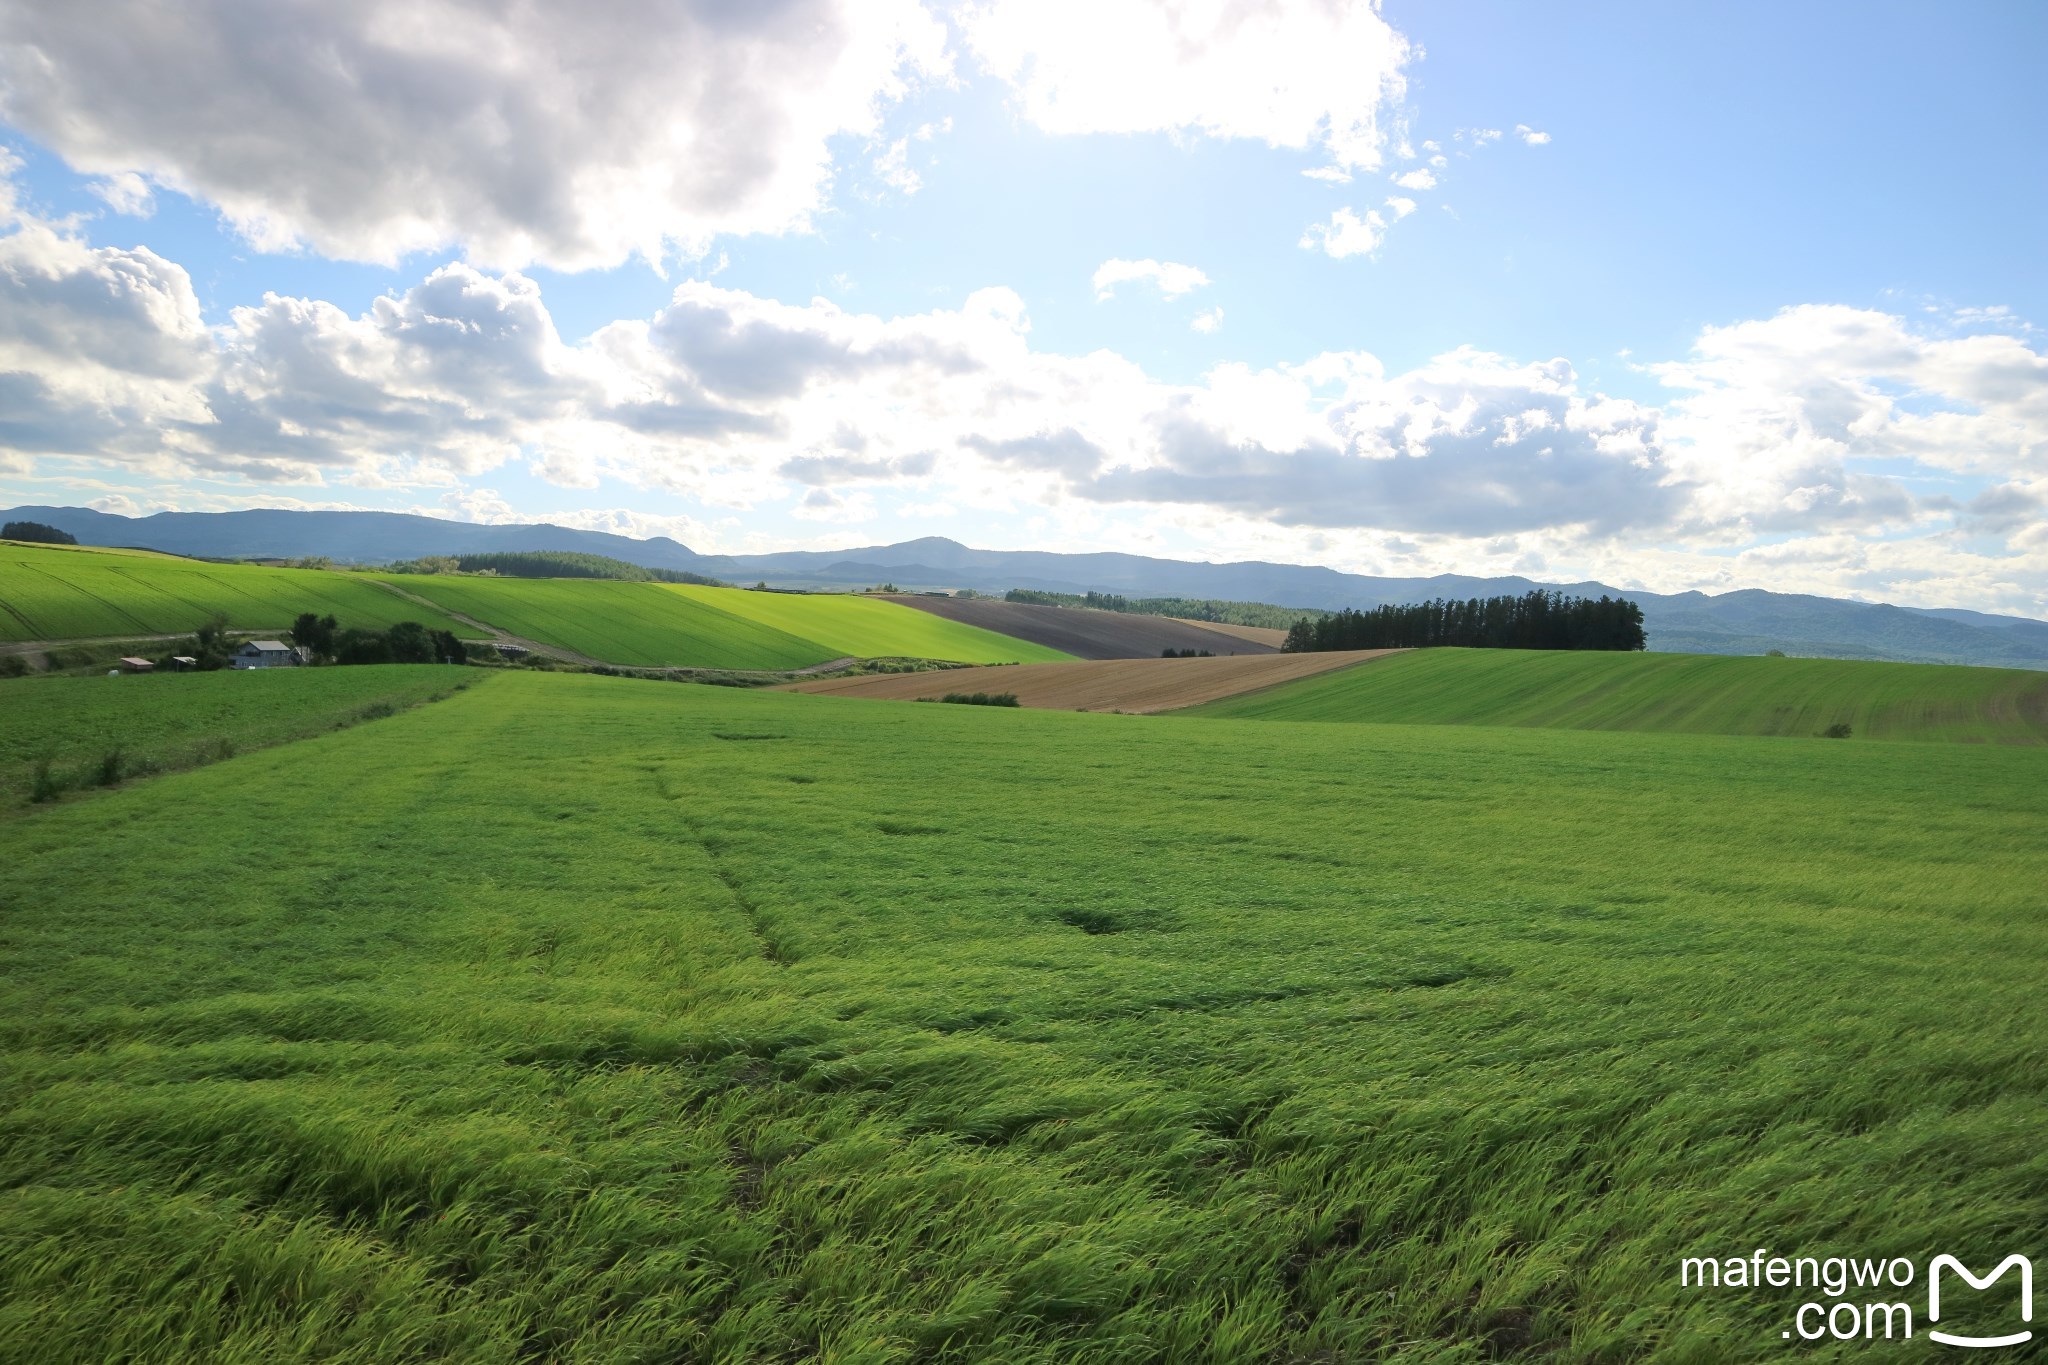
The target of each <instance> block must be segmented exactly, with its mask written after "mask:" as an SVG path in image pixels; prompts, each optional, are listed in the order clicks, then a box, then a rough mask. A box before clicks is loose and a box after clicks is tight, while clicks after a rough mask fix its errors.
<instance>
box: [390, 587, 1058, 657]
mask: <svg viewBox="0 0 2048 1365" xmlns="http://www.w3.org/2000/svg"><path fill="white" fill-rule="evenodd" d="M383 581H386V582H389V583H391V584H392V585H393V586H395V587H397V588H399V589H400V590H402V591H404V592H408V593H413V594H416V595H418V596H420V597H424V598H426V599H427V600H429V601H431V602H434V603H436V604H438V605H440V606H441V607H443V608H445V609H447V610H449V611H453V612H459V613H461V614H462V615H464V616H467V617H470V618H472V619H474V620H479V621H484V622H488V623H489V624H491V625H493V626H496V627H497V628H499V629H500V630H504V631H507V632H510V633H511V634H513V635H517V636H521V637H524V638H526V639H529V640H535V641H538V642H540V643H542V644H547V645H554V646H556V647H558V648H561V649H565V650H570V651H573V652H574V653H576V654H580V655H583V656H585V657H587V658H591V659H596V660H601V661H603V662H605V663H612V664H623V665H626V666H629V667H634V668H720V669H742V670H764V671H779V670H787V669H796V668H808V667H809V666H811V665H812V664H819V663H825V662H828V661H830V660H832V659H838V658H848V657H852V658H882V657H889V656H909V657H916V658H927V659H943V660H947V661H950V662H957V663H1010V662H1023V661H1039V660H1050V659H1061V658H1065V657H1067V656H1065V655H1063V654H1060V653H1058V652H1057V651H1054V650H1048V649H1045V648H1043V647H1041V646H1037V645H1033V644H1029V643H1027V642H1025V641H1022V640H1011V639H1008V638H1006V637H1003V636H1000V635H995V634H992V633H990V632H988V631H983V630H976V629H973V628H972V627H968V626H961V625H957V624H954V623H952V622H948V621H941V620H938V619H937V618H935V617H931V616H927V615H925V614H923V613H921V612H914V611H911V610H910V609H909V608H907V607H901V606H897V605H896V604H894V603H890V602H882V601H876V600H873V599H869V598H864V597H856V596H853V595H851V594H846V593H834V594H829V595H824V594H821V595H819V596H815V597H804V596H793V595H789V594H783V593H767V592H751V591H747V590H745V589H740V588H705V587H697V586H688V585H681V584H669V583H626V582H619V581H616V580H610V579H597V578H470V577H457V576H453V575H441V574H404V575H391V576H388V577H385V578H384V579H383Z"/></svg>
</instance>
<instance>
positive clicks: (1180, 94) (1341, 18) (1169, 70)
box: [960, 0, 1412, 170]
mask: <svg viewBox="0 0 2048 1365" xmlns="http://www.w3.org/2000/svg"><path fill="white" fill-rule="evenodd" d="M960 22H961V27H962V29H963V30H964V31H965V34H966V39H967V43H968V45H969V47H970V48H971V49H972V50H973V52H974V53H975V55H976V56H977V57H978V58H979V59H980V61H981V64H982V65H983V66H984V67H986V68H987V69H988V70H989V71H990V72H992V73H993V74H995V75H996V76H998V77H1000V78H1002V79H1003V80H1005V81H1008V82H1010V83H1011V84H1012V85H1014V86H1016V88H1017V90H1018V92H1019V94H1020V96H1021V99H1022V104H1023V110H1024V114H1025V116H1026V117H1027V118H1029V119H1030V120H1031V121H1032V122H1033V123H1035V124H1037V125H1038V126H1039V127H1040V128H1043V129H1045V130H1046V131H1048V132H1053V133H1147V132H1181V131H1190V132H1201V133H1207V134H1210V135H1212V136H1216V137H1231V138H1252V139H1257V140H1259V141H1263V142H1266V143H1268V144H1269V145H1271V146H1275V147H1295V148H1306V147H1309V146H1311V145H1315V146H1320V147H1322V148H1324V149H1326V150H1327V152H1328V154H1329V156H1330V160H1331V162H1332V163H1333V165H1335V166H1337V167H1340V168H1343V169H1346V170H1351V169H1360V168H1363V169H1368V170H1370V169H1373V168H1375V167H1377V166H1378V165H1379V164H1380V159H1381V155H1382V148H1383V145H1384V143H1385V140H1386V132H1385V129H1384V127H1383V122H1384V119H1385V116H1386V111H1387V110H1388V108H1389V107H1390V106H1393V105H1395V104H1397V103H1398V102H1399V100H1400V98H1401V96H1402V94H1403V92H1404V90H1405V88H1406V87H1405V80H1404V77H1403V76H1402V67H1403V66H1404V64H1405V63H1406V62H1407V61H1408V60H1409V58H1410V56H1411V55H1412V54H1411V49H1410V47H1409V44H1408V42H1407V40H1406V39H1405V38H1403V37H1402V36H1401V35H1400V34H1399V33H1397V32H1395V30H1394V29H1393V27H1392V26H1391V25H1389V24H1388V23H1387V22H1386V20H1385V19H1384V18H1382V17H1381V15H1380V13H1379V7H1378V5H1377V4H1374V3H1372V0H1239V2H1238V3H1232V4H1227V5H1226V4H1218V3H1215V2H1214V0H985V3H980V4H975V5H971V6H970V7H969V8H968V9H967V10H966V11H965V12H964V13H963V14H962V16H961V21H960Z"/></svg>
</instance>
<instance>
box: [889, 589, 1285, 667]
mask: <svg viewBox="0 0 2048 1365" xmlns="http://www.w3.org/2000/svg"><path fill="white" fill-rule="evenodd" d="M889 600H890V601H892V602H901V603H902V604H903V605H904V606H906V607H916V608H917V609H918V610H919V611H928V612H930V613H931V614H932V615H934V616H943V617H945V618H946V619H947V620H948V621H959V622H962V623H964V624H966V625H970V626H980V627H981V628H982V629H983V630H992V631H995V632H996V633H997V634H998V635H1009V636H1014V637H1015V638H1017V639H1019V640H1029V641H1030V642H1031V643H1032V644H1035V645H1045V646H1047V647H1048V648H1051V649H1057V650H1060V651H1062V652H1064V653H1067V654H1072V655H1073V656H1075V657H1076V658H1080V659H1156V658H1158V657H1159V651H1161V650H1162V649H1207V650H1212V651H1214V652H1215V653H1217V654H1265V653H1269V652H1271V651H1275V650H1278V649H1279V648H1280V645H1279V643H1278V641H1275V642H1273V643H1270V644H1268V643H1265V642H1263V641H1260V640H1253V639H1248V638H1246V637H1244V636H1234V635H1229V634H1224V633H1223V632H1221V631H1217V630H1212V629H1211V628H1210V627H1209V626H1208V625H1207V624H1206V623H1200V624H1190V623H1189V622H1186V621H1179V620H1175V619H1174V618H1173V617H1171V616H1140V615H1138V614H1137V613H1135V612H1123V611H1093V610H1090V609H1089V608H1086V607H1041V606H1038V605H1036V604H1035V603H1028V602H997V601H992V600H991V599H989V598H986V597H922V596H916V595H912V594H909V593H905V594H903V595H901V596H897V597H891V598H890V599H889ZM1219 637H1220V638H1219Z"/></svg>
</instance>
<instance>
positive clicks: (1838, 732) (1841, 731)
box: [1820, 720, 1849, 739]
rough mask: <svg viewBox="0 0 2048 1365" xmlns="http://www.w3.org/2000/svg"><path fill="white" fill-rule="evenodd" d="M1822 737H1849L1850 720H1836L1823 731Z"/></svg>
mask: <svg viewBox="0 0 2048 1365" xmlns="http://www.w3.org/2000/svg"><path fill="white" fill-rule="evenodd" d="M1820 737H1821V738H1822V739H1847V738H1848V737H1849V722H1848V721H1846V720H1838V721H1836V722H1835V723H1834V724H1833V725H1830V726H1829V727H1828V728H1827V729H1825V730H1823V731H1821V732H1820Z"/></svg>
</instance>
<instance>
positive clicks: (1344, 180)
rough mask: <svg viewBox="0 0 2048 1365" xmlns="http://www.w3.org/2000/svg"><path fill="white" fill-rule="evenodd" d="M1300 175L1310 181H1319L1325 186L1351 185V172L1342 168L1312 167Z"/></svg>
mask: <svg viewBox="0 0 2048 1365" xmlns="http://www.w3.org/2000/svg"><path fill="white" fill-rule="evenodd" d="M1302 174H1303V175H1305V176H1307V177H1308V178H1309V179H1311V180H1320V181H1322V182H1323V183H1324V184H1326V185H1348V184H1350V183H1351V172H1349V171H1347V170H1345V169H1344V168H1343V167H1342V166H1313V167H1310V168H1309V169H1308V170H1305V171H1303V172H1302Z"/></svg>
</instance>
